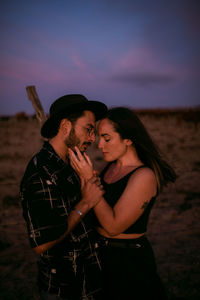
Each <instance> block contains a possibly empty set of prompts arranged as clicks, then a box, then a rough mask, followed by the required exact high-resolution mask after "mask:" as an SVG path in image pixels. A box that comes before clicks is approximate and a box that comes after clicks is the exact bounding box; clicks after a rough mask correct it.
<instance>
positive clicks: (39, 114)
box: [26, 85, 47, 127]
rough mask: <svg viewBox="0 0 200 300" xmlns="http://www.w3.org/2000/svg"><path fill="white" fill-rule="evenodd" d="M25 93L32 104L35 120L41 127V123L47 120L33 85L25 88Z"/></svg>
mask: <svg viewBox="0 0 200 300" xmlns="http://www.w3.org/2000/svg"><path fill="white" fill-rule="evenodd" d="M26 91H27V94H28V98H29V100H30V101H31V102H32V105H33V108H34V110H35V113H36V118H37V119H38V121H39V123H40V127H42V125H43V123H44V122H45V121H46V119H47V116H46V114H45V112H44V109H43V107H42V104H41V102H40V99H39V97H38V94H37V92H36V89H35V86H34V85H31V86H27V87H26Z"/></svg>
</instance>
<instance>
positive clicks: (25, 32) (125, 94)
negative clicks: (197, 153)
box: [0, 0, 200, 115]
mask: <svg viewBox="0 0 200 300" xmlns="http://www.w3.org/2000/svg"><path fill="white" fill-rule="evenodd" d="M0 28H1V31H0V34H1V47H0V115H12V114H15V113H16V112H21V111H24V112H26V113H28V114H33V113H34V110H33V108H32V105H31V102H30V101H29V100H28V98H27V94H26V89H25V88H26V86H27V85H35V86H36V90H37V92H38V95H39V98H40V100H41V102H42V104H43V107H44V109H45V111H46V112H48V110H49V106H50V104H51V103H52V102H53V101H54V100H55V99H57V98H58V97H60V96H62V95H64V94H68V93H82V94H84V95H85V96H86V97H87V98H88V99H91V100H100V101H103V102H105V103H106V104H107V105H108V106H116V105H126V106H130V107H133V108H134V107H135V108H151V107H185V106H196V105H199V104H200V1H199V0H197V1H196V0H157V1H154V0H151V1H150V0H146V1H145V0H137V1H135V0H88V1H87V0H84V1H83V0H79V1H78V0H34V1H31V0H30V1H29V0H24V1H23V0H1V1H0Z"/></svg>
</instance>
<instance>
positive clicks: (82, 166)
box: [68, 147, 96, 180]
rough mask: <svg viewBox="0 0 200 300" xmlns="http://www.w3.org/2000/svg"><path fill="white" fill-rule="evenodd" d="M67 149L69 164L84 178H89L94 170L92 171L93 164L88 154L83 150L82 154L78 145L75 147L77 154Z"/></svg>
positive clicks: (93, 173)
mask: <svg viewBox="0 0 200 300" xmlns="http://www.w3.org/2000/svg"><path fill="white" fill-rule="evenodd" d="M68 151H69V158H70V163H71V166H72V167H73V169H74V170H75V171H76V173H77V174H78V175H79V176H80V177H83V178H84V179H85V180H89V179H90V178H92V177H93V176H94V175H95V173H96V171H94V169H93V165H92V162H91V160H90V158H89V156H88V155H87V154H86V153H85V152H84V154H83V155H82V154H81V152H80V150H79V149H78V147H75V151H76V153H77V156H76V155H75V153H74V151H73V150H72V149H70V148H69V149H68Z"/></svg>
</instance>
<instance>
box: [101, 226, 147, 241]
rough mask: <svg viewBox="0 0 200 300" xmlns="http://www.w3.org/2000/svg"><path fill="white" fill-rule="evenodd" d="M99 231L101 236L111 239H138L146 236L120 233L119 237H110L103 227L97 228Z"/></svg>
mask: <svg viewBox="0 0 200 300" xmlns="http://www.w3.org/2000/svg"><path fill="white" fill-rule="evenodd" d="M97 231H98V233H99V234H100V235H102V236H105V237H107V238H110V239H112V238H113V239H137V238H139V237H141V236H143V235H144V234H145V232H143V233H120V234H118V235H114V236H113V235H112V236H111V235H109V234H108V233H107V232H106V231H105V230H104V229H103V228H102V227H97Z"/></svg>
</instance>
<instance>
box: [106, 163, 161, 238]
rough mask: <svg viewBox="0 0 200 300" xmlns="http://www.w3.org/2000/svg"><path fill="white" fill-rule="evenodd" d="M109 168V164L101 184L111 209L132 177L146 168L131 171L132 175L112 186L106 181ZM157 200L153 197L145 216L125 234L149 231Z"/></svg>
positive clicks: (129, 174)
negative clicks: (152, 212) (149, 221)
mask: <svg viewBox="0 0 200 300" xmlns="http://www.w3.org/2000/svg"><path fill="white" fill-rule="evenodd" d="M108 167H109V164H108V165H107V166H106V167H105V169H104V170H103V171H102V173H101V182H102V185H103V186H104V190H105V193H104V195H103V197H104V198H105V200H106V201H107V202H108V204H109V205H110V206H111V207H114V206H115V204H116V203H117V201H118V199H119V198H120V196H121V195H122V193H123V191H124V190H125V188H126V185H127V183H128V180H129V178H130V176H131V175H132V174H133V173H134V172H135V171H136V170H138V169H139V168H142V167H145V165H142V166H140V167H138V168H136V169H134V170H133V171H131V172H130V173H128V174H127V175H125V176H124V177H122V178H121V179H119V180H118V181H116V182H113V183H110V184H108V183H106V182H105V181H104V174H105V172H106V171H107V169H108ZM155 198H156V197H153V198H152V199H151V201H150V202H149V204H148V206H147V207H146V209H145V210H144V212H143V214H142V215H141V216H140V217H139V219H138V220H137V221H136V222H135V223H134V224H132V225H131V226H130V227H129V228H128V229H126V230H125V231H124V232H123V233H143V232H145V231H146V230H147V224H148V220H149V214H150V212H151V209H152V207H153V205H154V202H155ZM133 201H134V199H133Z"/></svg>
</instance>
